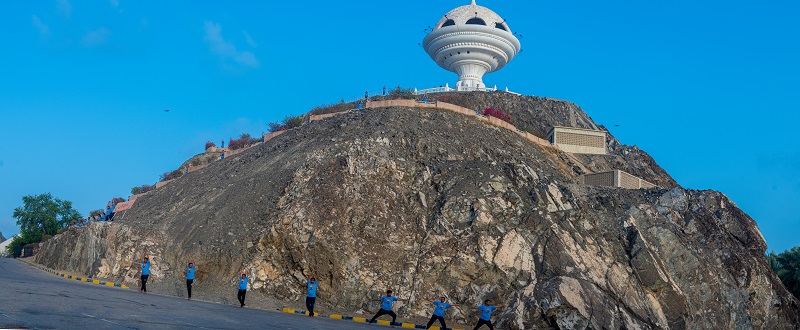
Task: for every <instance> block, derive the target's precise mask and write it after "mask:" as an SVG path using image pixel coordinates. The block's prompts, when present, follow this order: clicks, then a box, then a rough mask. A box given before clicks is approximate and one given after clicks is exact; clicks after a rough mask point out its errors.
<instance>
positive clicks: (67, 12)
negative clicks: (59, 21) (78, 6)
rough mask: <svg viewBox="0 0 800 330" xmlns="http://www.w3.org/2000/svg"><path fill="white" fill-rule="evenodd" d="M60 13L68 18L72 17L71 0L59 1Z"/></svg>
mask: <svg viewBox="0 0 800 330" xmlns="http://www.w3.org/2000/svg"><path fill="white" fill-rule="evenodd" d="M58 13H59V14H60V15H61V16H64V17H66V18H71V17H72V4H70V3H69V0H58Z"/></svg>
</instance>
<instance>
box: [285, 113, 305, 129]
mask: <svg viewBox="0 0 800 330" xmlns="http://www.w3.org/2000/svg"><path fill="white" fill-rule="evenodd" d="M305 122H306V121H305V120H303V116H286V117H285V118H283V125H285V126H286V128H287V129H292V128H295V127H300V126H303V124H305Z"/></svg>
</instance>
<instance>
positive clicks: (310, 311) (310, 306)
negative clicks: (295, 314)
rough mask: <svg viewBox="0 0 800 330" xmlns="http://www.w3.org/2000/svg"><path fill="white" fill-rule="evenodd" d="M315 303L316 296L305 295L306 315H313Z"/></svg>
mask: <svg viewBox="0 0 800 330" xmlns="http://www.w3.org/2000/svg"><path fill="white" fill-rule="evenodd" d="M316 304H317V297H306V309H307V310H308V316H314V305H316Z"/></svg>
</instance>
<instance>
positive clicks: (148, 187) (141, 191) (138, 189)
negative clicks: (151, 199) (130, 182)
mask: <svg viewBox="0 0 800 330" xmlns="http://www.w3.org/2000/svg"><path fill="white" fill-rule="evenodd" d="M153 189H156V186H151V185H149V184H143V185H141V186H138V187H133V188H131V195H138V194H144V193H146V192H148V191H151V190H153Z"/></svg>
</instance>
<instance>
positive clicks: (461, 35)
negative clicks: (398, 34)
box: [422, 0, 520, 90]
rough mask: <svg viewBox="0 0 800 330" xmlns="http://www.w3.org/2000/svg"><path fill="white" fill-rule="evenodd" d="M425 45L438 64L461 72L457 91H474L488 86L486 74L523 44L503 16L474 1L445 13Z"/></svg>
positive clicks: (515, 53) (509, 59)
mask: <svg viewBox="0 0 800 330" xmlns="http://www.w3.org/2000/svg"><path fill="white" fill-rule="evenodd" d="M422 47H423V48H424V49H425V51H426V52H427V53H428V55H429V56H430V57H431V58H432V59H433V60H434V61H436V64H438V65H439V66H440V67H442V68H443V69H445V70H447V71H452V72H455V73H456V74H458V82H457V83H456V89H457V90H475V89H483V88H486V85H484V83H483V75H484V74H487V73H489V72H494V71H497V70H500V69H502V68H503V67H504V66H505V65H506V64H508V62H510V61H511V59H513V58H514V56H516V55H517V53H519V50H520V43H519V39H517V37H516V36H514V35H513V34H512V32H511V28H510V27H509V26H508V24H506V22H505V20H503V19H502V18H501V17H500V15H498V14H497V13H495V12H494V11H492V10H491V9H489V8H486V7H483V6H478V5H477V4H476V3H475V0H473V1H472V3H471V4H469V5H466V6H461V7H458V8H455V9H453V10H451V11H450V12H449V13H447V14H445V15H444V17H442V19H440V20H439V22H438V23H436V26H435V27H433V31H431V33H429V34H428V35H427V36H425V39H423V40H422Z"/></svg>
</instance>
